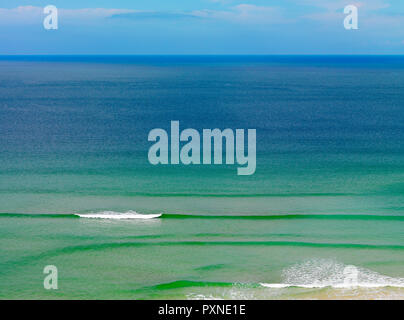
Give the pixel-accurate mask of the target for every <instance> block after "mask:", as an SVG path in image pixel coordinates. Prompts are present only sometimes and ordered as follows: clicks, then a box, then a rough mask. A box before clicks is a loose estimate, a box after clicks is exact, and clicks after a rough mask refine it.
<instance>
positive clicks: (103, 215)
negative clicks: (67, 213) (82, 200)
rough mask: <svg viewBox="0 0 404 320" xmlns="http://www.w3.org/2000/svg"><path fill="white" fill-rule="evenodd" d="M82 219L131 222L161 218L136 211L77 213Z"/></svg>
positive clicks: (157, 215) (159, 215)
mask: <svg viewBox="0 0 404 320" xmlns="http://www.w3.org/2000/svg"><path fill="white" fill-rule="evenodd" d="M75 215H77V216H79V217H80V218H90V219H113V220H129V219H146V220H148V219H155V218H159V217H161V213H158V214H142V213H138V212H136V211H132V210H129V211H127V212H115V211H103V212H97V213H76V214H75Z"/></svg>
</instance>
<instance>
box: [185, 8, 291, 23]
mask: <svg viewBox="0 0 404 320" xmlns="http://www.w3.org/2000/svg"><path fill="white" fill-rule="evenodd" d="M193 14H194V15H196V16H198V17H201V18H207V19H220V20H227V21H233V22H244V23H260V24H262V23H264V24H266V23H268V24H271V23H281V22H286V19H285V18H284V16H283V15H282V12H281V10H280V9H279V8H276V7H261V6H255V5H252V4H239V5H237V6H234V7H232V8H231V9H230V10H222V11H217V10H199V11H193Z"/></svg>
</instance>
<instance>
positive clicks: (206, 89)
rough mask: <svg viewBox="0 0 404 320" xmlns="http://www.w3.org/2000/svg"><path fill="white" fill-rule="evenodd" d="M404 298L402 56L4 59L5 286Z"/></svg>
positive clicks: (46, 292)
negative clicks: (172, 150) (159, 134)
mask: <svg viewBox="0 0 404 320" xmlns="http://www.w3.org/2000/svg"><path fill="white" fill-rule="evenodd" d="M171 121H179V126H180V130H183V129H187V128H193V129H195V130H198V132H202V130H203V129H215V128H218V129H220V130H224V129H226V128H230V129H232V130H235V129H245V130H247V129H255V130H256V171H255V173H254V174H252V175H238V174H237V165H232V164H222V165H220V164H211V165H204V164H200V165H198V164H190V165H184V164H177V165H176V164H165V165H164V164H158V165H152V164H151V163H150V162H149V160H148V150H149V148H150V147H151V145H152V144H153V143H152V142H150V141H148V134H149V132H150V131H151V130H153V129H155V128H163V129H165V130H166V131H167V132H170V123H171ZM47 266H54V267H56V269H57V282H56V283H54V284H56V286H57V289H56V288H53V289H49V288H46V286H45V285H44V283H45V282H46V281H47V280H46V277H47V273H46V267H47ZM44 270H45V273H44ZM54 281H56V280H54ZM403 298H404V56H316V55H313V56H29V55H26V56H0V299H403Z"/></svg>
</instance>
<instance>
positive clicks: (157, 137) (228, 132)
mask: <svg viewBox="0 0 404 320" xmlns="http://www.w3.org/2000/svg"><path fill="white" fill-rule="evenodd" d="M169 140H170V141H169ZM212 140H213V152H212ZM223 140H225V154H226V156H225V164H235V161H236V162H237V164H238V165H239V167H238V168H237V174H238V175H252V174H254V173H255V169H256V129H248V131H247V155H246V154H245V139H244V129H236V130H235V133H234V131H233V130H232V129H224V130H220V129H213V130H212V129H203V131H202V149H203V150H202V152H201V136H200V134H199V132H198V131H197V130H195V129H191V128H188V129H185V130H182V131H181V132H180V122H179V121H171V131H170V139H169V135H168V133H167V131H166V130H164V129H161V128H156V129H153V130H151V131H150V132H149V135H148V141H154V142H155V143H154V144H153V145H152V146H151V147H150V149H149V152H148V159H149V162H150V163H151V164H152V165H158V164H173V165H176V164H179V163H180V161H181V163H182V164H185V165H189V164H201V163H202V164H204V165H208V164H212V155H213V164H215V165H216V164H223ZM169 142H170V143H169ZM180 142H186V143H185V144H184V145H183V146H182V147H181V149H180ZM169 149H171V150H169ZM169 151H170V158H169ZM201 155H202V156H201ZM201 158H202V161H201Z"/></svg>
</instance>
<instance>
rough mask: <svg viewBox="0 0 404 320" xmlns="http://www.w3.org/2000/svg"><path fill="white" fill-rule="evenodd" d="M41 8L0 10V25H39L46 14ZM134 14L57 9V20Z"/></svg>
mask: <svg viewBox="0 0 404 320" xmlns="http://www.w3.org/2000/svg"><path fill="white" fill-rule="evenodd" d="M43 9H44V8H43V7H35V6H20V7H17V8H12V9H6V8H0V25H11V26H12V25H27V24H37V23H39V24H41V23H42V21H43V19H44V17H45V16H46V14H44V13H43ZM129 12H135V11H134V10H129V9H106V8H86V9H62V8H61V9H59V8H58V15H59V20H61V19H65V20H68V21H75V20H80V21H83V20H94V19H102V18H107V17H110V16H113V15H115V14H122V13H129Z"/></svg>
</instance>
